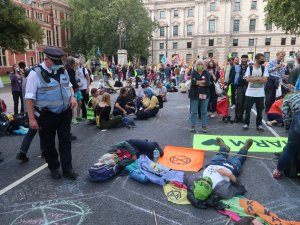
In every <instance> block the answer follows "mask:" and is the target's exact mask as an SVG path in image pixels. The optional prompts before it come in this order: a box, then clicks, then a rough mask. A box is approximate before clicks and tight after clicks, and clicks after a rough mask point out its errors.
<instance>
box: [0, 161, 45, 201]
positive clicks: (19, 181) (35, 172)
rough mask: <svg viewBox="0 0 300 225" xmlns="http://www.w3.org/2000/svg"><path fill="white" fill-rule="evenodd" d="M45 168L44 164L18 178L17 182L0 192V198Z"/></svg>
mask: <svg viewBox="0 0 300 225" xmlns="http://www.w3.org/2000/svg"><path fill="white" fill-rule="evenodd" d="M47 166H48V164H47V163H45V164H44V165H42V166H40V167H38V168H36V169H35V170H33V171H31V172H30V173H28V174H27V175H25V176H24V177H22V178H20V179H19V180H16V181H15V182H13V183H12V184H10V185H8V186H7V187H5V188H3V189H2V190H0V196H1V195H3V194H5V193H6V192H8V191H9V190H11V189H13V188H14V187H16V186H18V185H19V184H21V183H23V182H24V181H25V180H27V179H29V178H30V177H32V176H34V175H35V174H37V173H38V172H40V171H42V170H43V169H45V168H47Z"/></svg>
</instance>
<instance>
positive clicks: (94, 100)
mask: <svg viewBox="0 0 300 225" xmlns="http://www.w3.org/2000/svg"><path fill="white" fill-rule="evenodd" d="M91 95H92V96H90V97H89V101H88V103H87V119H88V120H89V122H90V123H91V124H95V122H96V120H95V109H96V106H97V104H98V103H99V100H98V96H99V91H98V89H97V88H92V90H91Z"/></svg>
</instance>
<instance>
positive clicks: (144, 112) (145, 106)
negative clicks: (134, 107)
mask: <svg viewBox="0 0 300 225" xmlns="http://www.w3.org/2000/svg"><path fill="white" fill-rule="evenodd" d="M144 93H145V97H144V98H143V100H142V109H139V111H138V112H137V119H148V118H150V117H155V116H156V114H157V113H158V111H159V101H158V99H157V97H156V96H155V95H154V94H153V93H152V91H151V89H150V88H146V89H145V90H144Z"/></svg>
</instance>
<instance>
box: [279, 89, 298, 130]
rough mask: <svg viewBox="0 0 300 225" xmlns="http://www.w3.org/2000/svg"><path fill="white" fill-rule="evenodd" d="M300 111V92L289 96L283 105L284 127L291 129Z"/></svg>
mask: <svg viewBox="0 0 300 225" xmlns="http://www.w3.org/2000/svg"><path fill="white" fill-rule="evenodd" d="M299 111H300V92H298V93H294V94H291V95H289V96H288V97H287V98H286V99H285V100H284V101H283V105H282V113H283V115H284V125H285V127H289V126H290V123H291V121H292V119H293V116H294V115H295V113H296V112H299Z"/></svg>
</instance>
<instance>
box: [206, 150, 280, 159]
mask: <svg viewBox="0 0 300 225" xmlns="http://www.w3.org/2000/svg"><path fill="white" fill-rule="evenodd" d="M201 151H204V152H211V153H222V154H225V155H233V156H236V155H238V156H241V154H237V153H232V152H219V151H213V150H212V151H211V150H201ZM242 156H245V157H246V158H251V159H258V160H267V161H274V162H277V161H278V159H270V158H263V157H259V156H254V155H242Z"/></svg>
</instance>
